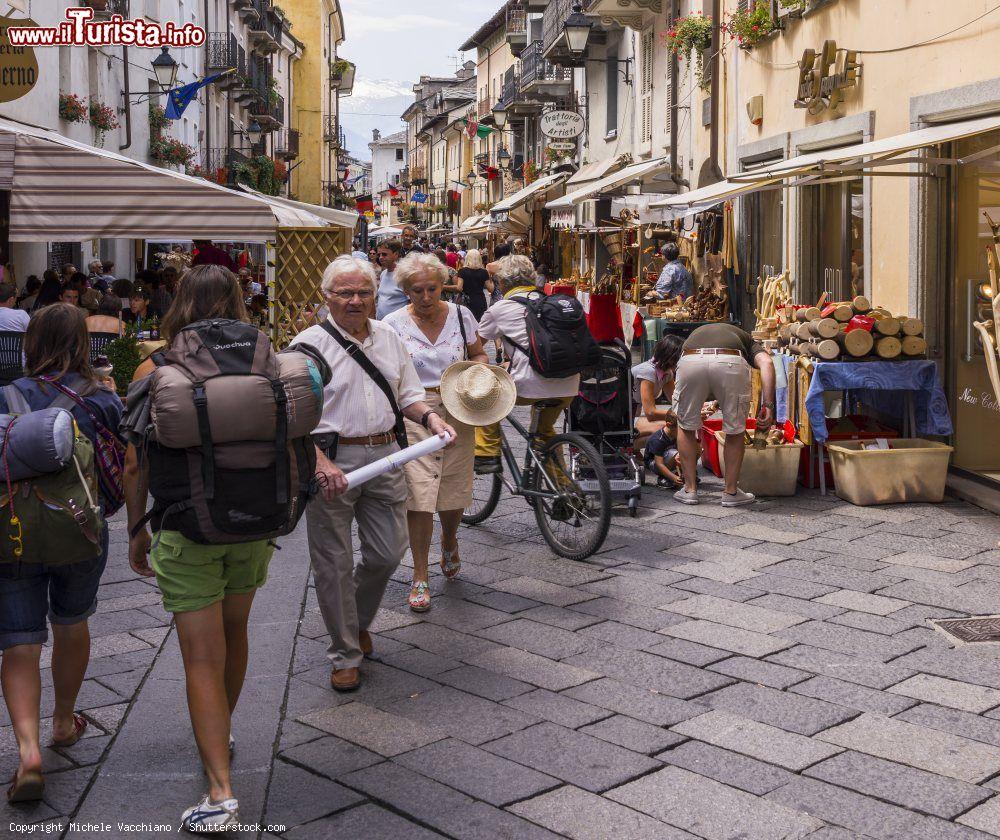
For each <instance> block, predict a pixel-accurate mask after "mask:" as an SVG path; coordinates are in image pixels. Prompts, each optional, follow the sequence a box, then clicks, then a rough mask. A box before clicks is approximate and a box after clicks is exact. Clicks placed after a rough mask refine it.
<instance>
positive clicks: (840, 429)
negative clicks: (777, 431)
mask: <svg viewBox="0 0 1000 840" xmlns="http://www.w3.org/2000/svg"><path fill="white" fill-rule="evenodd" d="M826 433H827V442H828V443H835V442H837V441H843V440H875V439H876V438H888V439H889V440H895V439H896V438H898V437H899V432H897V431H896V430H895V429H893V428H892V427H891V426H886V425H885V424H884V423H880V422H879V421H878V420H875V419H874V418H872V417H865V416H864V415H862V414H849V415H847V416H846V417H840V418H836V419H834V418H827V421H826ZM811 452H812V449H811V448H810V447H806V448H804V449H803V450H802V455H801V456H800V458H799V483H800V484H801V485H802V486H803V487H810V488H816V487H819V470H818V469H817V468H816V464H815V462H814V463H813V465H812V470H810V469H809V455H810V454H811ZM814 461H815V459H814ZM823 469H824V471H825V472H826V486H827V489H829V490H832V489H833V488H834V486H835V481H834V475H833V469H832V468H831V467H830V453H829V452H828V451H827V449H826V447H825V446H824V447H823Z"/></svg>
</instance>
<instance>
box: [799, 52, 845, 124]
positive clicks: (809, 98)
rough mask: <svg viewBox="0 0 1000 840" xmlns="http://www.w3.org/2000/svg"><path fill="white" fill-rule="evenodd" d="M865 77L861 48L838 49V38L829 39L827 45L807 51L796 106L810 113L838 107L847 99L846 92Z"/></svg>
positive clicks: (801, 63)
mask: <svg viewBox="0 0 1000 840" xmlns="http://www.w3.org/2000/svg"><path fill="white" fill-rule="evenodd" d="M860 79H861V63H860V62H859V61H858V51H857V50H838V49H837V42H836V41H832V40H831V41H826V42H824V44H823V48H822V49H821V50H820V51H819V52H816V50H805V51H804V52H803V53H802V58H801V59H800V60H799V86H798V89H797V94H798V95H797V96H796V98H795V107H796V108H805V109H806V110H807V111H808V112H809V113H810V114H819V113H821V112H822V111H824V110H826V109H827V108H829V109H831V110H832V109H834V108H836V107H837V106H838V105H840V103H841V102H843V101H844V91H845V90H846V89H847V88H850V87H855V86H856V85H857V84H858V82H859V81H860Z"/></svg>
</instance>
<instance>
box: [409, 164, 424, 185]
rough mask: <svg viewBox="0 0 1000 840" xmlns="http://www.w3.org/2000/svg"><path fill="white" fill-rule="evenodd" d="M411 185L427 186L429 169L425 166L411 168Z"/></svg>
mask: <svg viewBox="0 0 1000 840" xmlns="http://www.w3.org/2000/svg"><path fill="white" fill-rule="evenodd" d="M410 183H411V184H426V183H427V169H426V167H424V166H411V167H410Z"/></svg>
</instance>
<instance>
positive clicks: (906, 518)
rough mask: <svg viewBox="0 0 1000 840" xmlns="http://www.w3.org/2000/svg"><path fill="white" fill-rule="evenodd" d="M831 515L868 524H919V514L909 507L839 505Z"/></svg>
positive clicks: (832, 510)
mask: <svg viewBox="0 0 1000 840" xmlns="http://www.w3.org/2000/svg"><path fill="white" fill-rule="evenodd" d="M830 513H835V514H837V515H838V516H849V517H851V518H852V519H862V520H866V521H868V522H897V523H902V522H917V521H919V520H920V519H921V517H920V516H919V514H917V513H916V512H915V511H911V510H910V506H909V505H905V506H902V507H857V506H856V505H850V504H844V503H841V504H838V505H836V507H833V508H831V509H830Z"/></svg>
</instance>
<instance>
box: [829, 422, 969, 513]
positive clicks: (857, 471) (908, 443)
mask: <svg viewBox="0 0 1000 840" xmlns="http://www.w3.org/2000/svg"><path fill="white" fill-rule="evenodd" d="M862 445H863V442H862V441H859V440H857V441H844V442H842V443H833V444H830V447H829V449H830V461H831V463H832V464H833V475H834V478H835V479H836V482H837V495H838V496H840V498H842V499H844V500H845V501H848V502H850V503H851V504H854V505H890V504H901V503H906V502H940V501H941V500H942V499H943V498H944V485H945V479H946V478H947V476H948V461H949V460H950V459H951V453H952V452H953V451H954V448H953V447H951V446H948V445H947V444H945V443H935V442H933V441H929V440H922V439H921V438H897V439H896V440H894V441H892V444H891V446H892V449H861V447H862Z"/></svg>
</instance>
